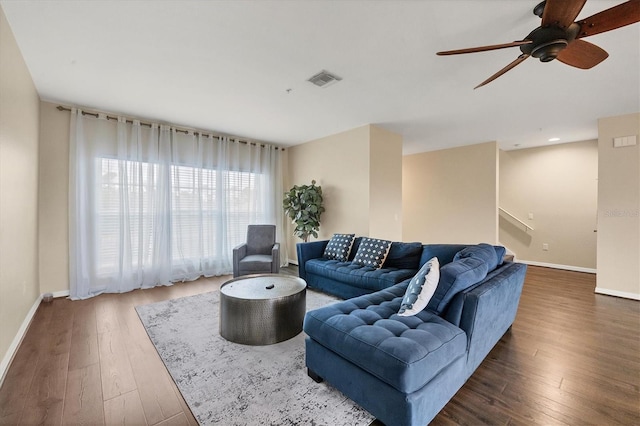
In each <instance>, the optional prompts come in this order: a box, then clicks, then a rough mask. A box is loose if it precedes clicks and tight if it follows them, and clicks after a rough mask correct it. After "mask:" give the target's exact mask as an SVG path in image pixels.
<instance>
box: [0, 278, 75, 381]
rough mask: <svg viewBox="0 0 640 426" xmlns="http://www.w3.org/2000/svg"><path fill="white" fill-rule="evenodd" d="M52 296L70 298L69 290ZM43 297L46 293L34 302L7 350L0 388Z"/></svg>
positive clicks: (0, 376) (3, 362)
mask: <svg viewBox="0 0 640 426" xmlns="http://www.w3.org/2000/svg"><path fill="white" fill-rule="evenodd" d="M52 294H53V297H55V298H58V297H67V296H69V290H61V291H56V292H53V293H52ZM43 296H44V293H42V294H41V295H40V296H38V298H37V299H36V301H35V302H33V306H31V309H29V312H27V316H26V317H25V318H24V321H22V325H20V328H19V329H18V332H17V333H16V336H15V337H14V338H13V341H12V342H11V345H9V349H8V350H7V353H6V354H5V355H4V358H3V359H2V362H1V363H0V387H1V386H2V384H3V383H4V379H5V378H6V376H7V372H8V371H9V366H11V362H12V361H13V358H14V357H15V355H16V353H17V352H18V348H19V347H20V344H21V343H22V340H24V336H26V335H27V330H28V329H29V325H30V324H31V321H32V320H33V317H34V316H35V314H36V311H37V310H38V306H40V303H41V302H42V297H43Z"/></svg>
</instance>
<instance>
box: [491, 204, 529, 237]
mask: <svg viewBox="0 0 640 426" xmlns="http://www.w3.org/2000/svg"><path fill="white" fill-rule="evenodd" d="M498 210H499V211H500V213H502V214H503V215H505V216H507V217H508V218H509V219H511V220H513V221H515V222H517V223H518V224H520V225H522V226H523V227H524V232H529V231H533V228H532V227H531V226H529V225H527V224H526V223H525V222H523V221H522V220H520V219H518V218H517V217H516V216H514V215H513V214H511V213H509V212H508V211H506V210H505V209H503V208H502V207H498Z"/></svg>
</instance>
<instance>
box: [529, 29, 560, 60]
mask: <svg viewBox="0 0 640 426" xmlns="http://www.w3.org/2000/svg"><path fill="white" fill-rule="evenodd" d="M568 38H569V37H568V34H567V31H566V30H564V29H562V28H560V27H556V26H548V27H538V28H536V29H535V30H533V31H532V32H531V33H530V34H529V35H528V36H526V37H525V40H531V43H530V44H523V45H522V46H520V50H521V51H522V53H524V54H526V55H531V56H533V57H534V58H538V59H540V61H542V62H549V61H553V60H554V59H555V58H556V57H557V56H558V54H559V53H560V52H561V51H562V50H563V49H564V48H565V47H567V46H568V45H569V40H568Z"/></svg>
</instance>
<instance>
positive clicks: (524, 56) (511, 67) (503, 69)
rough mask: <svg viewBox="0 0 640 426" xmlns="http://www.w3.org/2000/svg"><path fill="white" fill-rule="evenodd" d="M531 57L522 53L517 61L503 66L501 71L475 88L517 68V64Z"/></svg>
mask: <svg viewBox="0 0 640 426" xmlns="http://www.w3.org/2000/svg"><path fill="white" fill-rule="evenodd" d="M528 57H529V55H527V54H526V53H523V54H522V55H520V56H518V57H517V58H516V60H515V61H513V62H511V63H510V64H509V65H507V66H506V67H504V68H502V69H501V70H500V71H498V72H497V73H495V74H494V75H492V76H491V77H489V78H488V79H486V80H485V81H483V82H482V83H480V84H478V85H477V86H476V87H474V88H473V89H474V90H475V89H477V88H478V87H482V86H484V85H485V84H488V83H491V82H492V81H493V80H495V79H496V78H498V77H500V76H501V75H502V74H504V73H506V72H507V71H509V70H511V69H513V68H515V67H516V66H517V65H520V63H522V62H523V61H524V60H525V59H527V58H528Z"/></svg>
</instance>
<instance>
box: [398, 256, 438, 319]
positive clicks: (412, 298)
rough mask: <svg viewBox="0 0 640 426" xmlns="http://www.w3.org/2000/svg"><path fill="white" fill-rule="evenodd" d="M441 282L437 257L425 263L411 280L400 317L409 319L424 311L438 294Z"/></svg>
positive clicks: (401, 306) (399, 313)
mask: <svg viewBox="0 0 640 426" xmlns="http://www.w3.org/2000/svg"><path fill="white" fill-rule="evenodd" d="M439 280H440V263H439V262H438V258H437V257H432V258H431V259H430V260H429V261H428V262H427V263H425V264H424V265H423V266H422V268H420V270H419V271H418V273H417V274H416V275H415V276H414V277H413V278H411V281H410V282H409V286H408V287H407V291H406V292H405V293H404V297H403V298H402V304H401V305H400V310H399V311H398V315H400V316H401V317H409V316H411V315H415V314H417V313H418V312H420V311H422V310H423V309H424V308H426V307H427V305H428V304H429V300H431V297H432V296H433V293H435V292H436V287H438V281H439Z"/></svg>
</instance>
